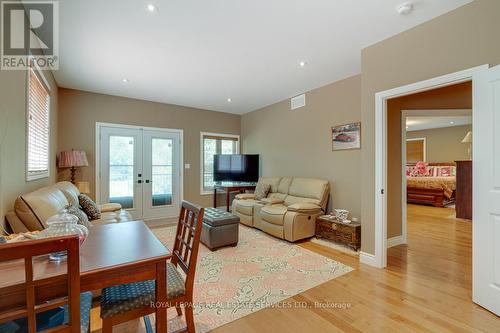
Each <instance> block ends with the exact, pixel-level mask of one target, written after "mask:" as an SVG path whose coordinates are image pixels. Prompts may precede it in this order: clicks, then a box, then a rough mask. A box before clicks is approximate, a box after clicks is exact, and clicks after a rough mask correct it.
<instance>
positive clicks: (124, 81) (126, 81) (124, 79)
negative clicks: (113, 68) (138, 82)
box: [122, 77, 130, 83]
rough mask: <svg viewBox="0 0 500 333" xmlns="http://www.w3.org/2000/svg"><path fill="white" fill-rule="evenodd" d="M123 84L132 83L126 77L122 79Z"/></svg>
mask: <svg viewBox="0 0 500 333" xmlns="http://www.w3.org/2000/svg"><path fill="white" fill-rule="evenodd" d="M122 82H123V83H129V82H130V80H129V79H127V78H126V77H124V78H123V79H122Z"/></svg>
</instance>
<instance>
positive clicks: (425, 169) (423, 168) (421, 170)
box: [415, 162, 429, 177]
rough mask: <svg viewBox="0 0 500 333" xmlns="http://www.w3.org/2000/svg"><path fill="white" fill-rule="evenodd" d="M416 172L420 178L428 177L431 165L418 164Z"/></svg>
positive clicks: (425, 163)
mask: <svg viewBox="0 0 500 333" xmlns="http://www.w3.org/2000/svg"><path fill="white" fill-rule="evenodd" d="M415 170H416V171H417V172H416V173H417V176H418V177H426V176H429V163H427V162H418V163H417V164H416V165H415Z"/></svg>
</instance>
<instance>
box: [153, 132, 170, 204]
mask: <svg viewBox="0 0 500 333" xmlns="http://www.w3.org/2000/svg"><path fill="white" fill-rule="evenodd" d="M151 152H152V153H151V156H152V187H153V189H152V191H153V195H152V199H153V200H152V202H151V204H152V205H153V206H154V207H157V206H168V205H171V204H172V178H173V168H172V160H173V142H172V139H161V138H153V139H152V140H151Z"/></svg>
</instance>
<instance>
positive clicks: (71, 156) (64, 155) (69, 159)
mask: <svg viewBox="0 0 500 333" xmlns="http://www.w3.org/2000/svg"><path fill="white" fill-rule="evenodd" d="M88 165H89V162H88V160H87V154H85V151H83V150H67V151H62V152H60V153H59V156H58V157H57V166H58V167H59V168H70V170H71V183H73V184H74V183H75V173H76V168H79V167H83V166H88Z"/></svg>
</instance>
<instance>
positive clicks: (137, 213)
mask: <svg viewBox="0 0 500 333" xmlns="http://www.w3.org/2000/svg"><path fill="white" fill-rule="evenodd" d="M99 137H100V166H99V179H100V180H99V184H100V185H99V188H100V191H99V193H98V198H99V203H108V202H109V203H118V204H120V205H121V206H122V208H123V209H127V210H128V211H129V212H130V214H131V215H132V217H133V218H136V219H137V218H141V217H142V214H143V212H142V195H143V194H142V184H141V183H142V177H141V176H142V174H141V173H142V162H143V161H142V131H141V130H138V129H128V128H118V127H101V130H100V135H99Z"/></svg>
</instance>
